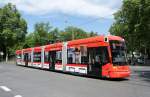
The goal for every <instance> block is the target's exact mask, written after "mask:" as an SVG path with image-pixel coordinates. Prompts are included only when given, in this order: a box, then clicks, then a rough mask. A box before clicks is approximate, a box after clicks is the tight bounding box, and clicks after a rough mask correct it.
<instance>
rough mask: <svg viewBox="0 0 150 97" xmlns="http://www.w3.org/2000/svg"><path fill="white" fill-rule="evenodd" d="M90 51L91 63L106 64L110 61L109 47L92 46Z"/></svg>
mask: <svg viewBox="0 0 150 97" xmlns="http://www.w3.org/2000/svg"><path fill="white" fill-rule="evenodd" d="M88 52H89V63H90V64H101V65H104V64H106V63H108V62H109V56H108V50H107V47H98V48H90V49H88Z"/></svg>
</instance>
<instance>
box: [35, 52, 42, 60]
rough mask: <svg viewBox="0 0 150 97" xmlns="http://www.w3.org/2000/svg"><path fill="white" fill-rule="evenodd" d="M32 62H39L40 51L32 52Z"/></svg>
mask: <svg viewBox="0 0 150 97" xmlns="http://www.w3.org/2000/svg"><path fill="white" fill-rule="evenodd" d="M33 62H41V52H34V54H33Z"/></svg>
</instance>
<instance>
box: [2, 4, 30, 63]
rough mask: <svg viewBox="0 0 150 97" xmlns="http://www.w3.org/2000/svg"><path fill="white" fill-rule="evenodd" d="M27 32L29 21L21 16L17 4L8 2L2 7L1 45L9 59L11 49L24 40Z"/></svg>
mask: <svg viewBox="0 0 150 97" xmlns="http://www.w3.org/2000/svg"><path fill="white" fill-rule="evenodd" d="M26 33H27V23H26V21H25V20H24V19H23V18H22V17H21V15H20V13H19V11H18V10H17V9H16V6H15V5H12V4H11V3H8V4H7V5H5V6H4V7H2V8H0V46H1V47H2V51H3V52H4V55H5V57H6V61H7V60H8V55H9V54H10V49H11V48H13V46H14V45H15V44H17V43H19V42H22V41H24V39H25V34H26Z"/></svg>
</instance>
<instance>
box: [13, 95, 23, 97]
mask: <svg viewBox="0 0 150 97" xmlns="http://www.w3.org/2000/svg"><path fill="white" fill-rule="evenodd" d="M14 97H22V96H21V95H16V96H14Z"/></svg>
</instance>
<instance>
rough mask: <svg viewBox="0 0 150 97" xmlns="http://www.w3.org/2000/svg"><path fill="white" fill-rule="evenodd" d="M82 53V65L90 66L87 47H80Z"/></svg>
mask: <svg viewBox="0 0 150 97" xmlns="http://www.w3.org/2000/svg"><path fill="white" fill-rule="evenodd" d="M80 51H81V64H88V62H89V59H88V53H87V47H86V46H80Z"/></svg>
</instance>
